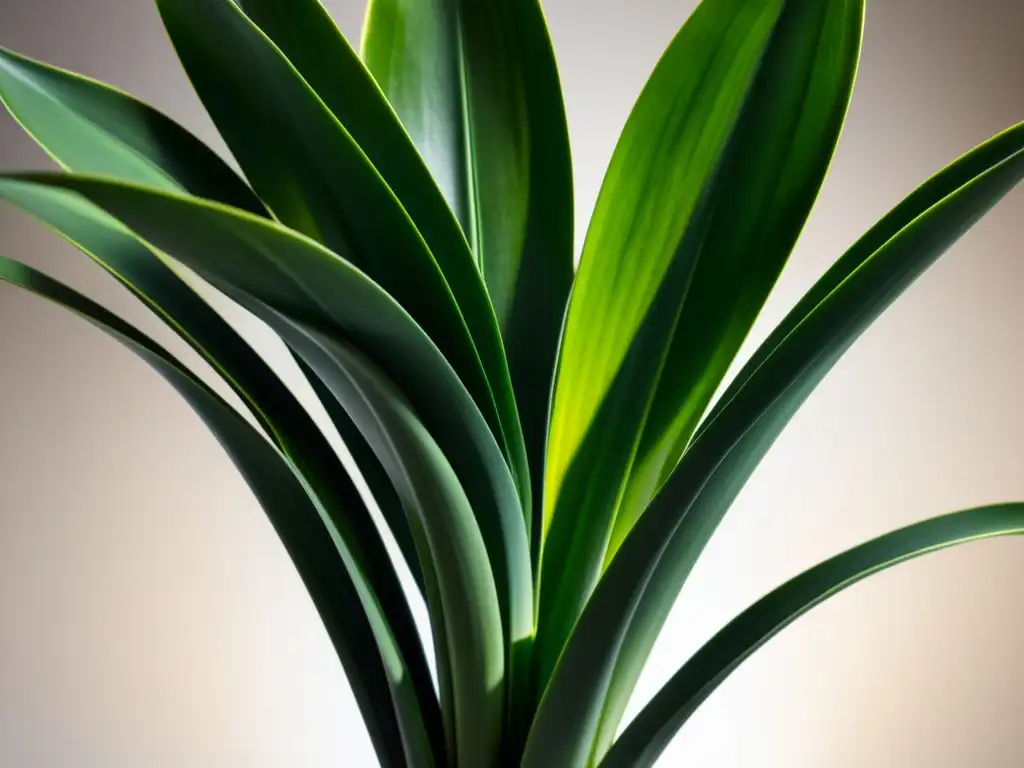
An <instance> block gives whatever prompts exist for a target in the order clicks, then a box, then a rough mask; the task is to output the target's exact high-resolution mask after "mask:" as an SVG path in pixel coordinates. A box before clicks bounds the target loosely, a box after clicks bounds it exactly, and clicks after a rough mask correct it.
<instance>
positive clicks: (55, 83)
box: [0, 47, 267, 216]
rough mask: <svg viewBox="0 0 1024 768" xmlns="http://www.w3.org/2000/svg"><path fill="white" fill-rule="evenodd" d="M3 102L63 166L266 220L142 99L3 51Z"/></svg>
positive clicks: (235, 181)
mask: <svg viewBox="0 0 1024 768" xmlns="http://www.w3.org/2000/svg"><path fill="white" fill-rule="evenodd" d="M0 101H2V102H3V104H4V106H6V107H7V109H8V110H9V111H10V113H11V114H12V115H13V116H14V118H15V119H16V120H17V121H18V122H19V123H20V124H21V125H22V127H24V129H25V130H26V131H27V132H28V134H29V135H30V136H32V138H34V139H35V140H36V141H37V142H39V144H40V145H41V146H42V147H43V149H45V150H46V152H47V153H48V154H49V155H50V156H51V157H52V158H53V159H54V160H55V161H56V162H57V163H58V164H59V165H61V166H63V167H65V168H68V169H70V170H73V171H76V172H80V173H95V174H102V175H105V176H113V177H115V178H120V179H124V180H125V181H133V182H136V183H139V184H146V185H150V186H154V187H157V188H160V189H167V190H170V191H187V192H189V193H190V194H193V195H196V196H197V197H203V198H207V199H209V200H216V201H218V202H221V203H224V204H226V205H231V206H234V207H236V208H241V209H243V210H246V211H249V212H250V213H255V214H258V215H263V216H266V215H267V209H266V208H265V207H264V206H263V204H262V203H261V202H260V201H259V198H257V197H256V195H255V194H254V193H253V191H252V190H251V189H249V187H248V186H247V185H246V184H245V182H244V181H242V180H241V179H240V178H238V176H237V175H236V174H235V172H234V171H232V170H231V168H229V167H228V166H227V164H226V163H224V161H223V160H221V159H220V158H219V157H218V156H217V155H216V153H214V152H213V150H211V149H209V148H208V147H207V146H206V145H205V144H203V143H202V142H201V141H199V139H197V138H196V137H195V136H193V135H192V134H190V133H189V132H188V131H186V130H185V129H184V128H182V127H181V126H180V125H178V124H177V123H175V122H174V121H173V120H171V119H170V118H169V117H167V116H165V115H163V114H162V113H160V112H158V111H157V110H155V109H153V108H152V107H150V106H149V105H147V104H144V103H143V102H141V101H139V100H138V99H135V98H133V97H132V96H129V95H128V94H126V93H122V92H121V91H118V90H117V89H115V88H112V87H110V86H108V85H104V84H103V83H99V82H96V81H95V80H90V79H88V78H85V77H82V76H81V75H76V74H74V73H72V72H67V71H65V70H62V69H58V68H56V67H51V66H50V65H48V64H43V63H41V62H38V61H33V60H32V59H29V58H26V57H24V56H21V55H19V54H17V53H14V52H13V51H9V50H7V49H6V48H3V47H0Z"/></svg>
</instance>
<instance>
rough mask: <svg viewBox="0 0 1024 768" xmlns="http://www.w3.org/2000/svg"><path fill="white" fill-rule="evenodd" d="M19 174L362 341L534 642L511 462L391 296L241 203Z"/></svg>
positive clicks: (244, 292) (221, 277) (518, 631)
mask: <svg viewBox="0 0 1024 768" xmlns="http://www.w3.org/2000/svg"><path fill="white" fill-rule="evenodd" d="M19 178H20V179H21V180H23V181H29V182H32V183H35V184H40V185H45V186H49V187H55V188H65V189H70V190H73V191H75V192H78V193H79V194H81V195H83V196H85V197H86V198H88V199H89V200H91V201H92V202H93V203H94V204H96V205H98V206H100V207H101V208H103V209H104V210H106V211H107V212H108V213H109V214H110V215H112V216H115V217H117V218H118V219H120V220H121V221H123V222H124V223H125V225H127V226H128V227H130V228H131V229H132V230H133V231H134V232H135V233H136V234H138V235H139V236H140V237H142V238H143V239H144V240H146V241H147V242H149V243H151V244H152V245H153V246H155V247H156V248H158V249H159V250H161V251H163V252H165V253H168V254H170V255H171V256H172V257H174V258H175V259H178V260H179V261H181V262H182V263H183V264H185V266H187V267H189V268H191V269H193V270H195V271H196V272H197V273H198V274H199V275H200V276H201V277H203V278H205V279H207V280H208V281H209V282H210V283H211V284H213V285H214V286H215V287H217V288H219V289H220V290H222V291H223V292H224V293H226V294H228V295H229V296H230V297H231V298H234V299H236V300H238V301H239V302H240V303H242V304H243V305H244V306H246V307H247V308H249V309H250V310H252V311H254V312H256V313H257V314H258V315H260V316H261V317H262V318H263V319H264V320H267V321H272V320H273V318H272V317H267V316H266V313H263V312H261V305H266V306H267V307H270V308H272V309H274V310H276V311H277V312H280V313H281V314H284V315H286V316H288V317H289V318H292V319H295V320H298V321H300V322H303V323H305V324H308V325H313V326H316V327H321V328H324V329H330V330H331V332H332V333H334V334H338V335H340V336H341V337H343V338H345V339H346V340H348V341H350V342H352V343H354V344H355V345H356V346H357V347H358V348H359V349H360V350H361V351H362V352H363V353H364V354H366V355H367V356H368V357H369V358H370V359H371V360H372V361H373V362H374V363H375V364H376V365H378V366H379V367H380V368H381V369H382V370H383V371H384V373H385V374H386V375H387V376H388V377H389V378H390V379H391V380H392V381H394V382H395V383H396V384H397V385H398V387H399V388H400V389H401V390H402V392H403V394H404V395H405V396H406V397H407V398H409V400H410V402H411V403H412V405H413V407H414V408H415V409H416V412H417V413H418V415H419V417H420V419H422V421H423V423H424V425H425V426H426V428H427V429H428V430H429V432H430V434H431V436H432V437H433V438H434V440H436V441H437V443H438V445H439V446H440V447H441V449H442V451H443V452H444V455H445V457H446V458H447V459H448V461H449V462H450V463H451V465H452V467H453V468H454V469H455V472H456V474H457V476H458V478H459V481H460V482H461V484H462V486H463V488H464V489H465V492H466V495H467V496H468V497H469V500H470V502H471V504H472V507H473V511H474V513H475V514H476V515H477V521H478V524H479V526H480V530H481V532H482V533H483V536H484V541H485V543H486V545H487V550H488V555H489V556H490V559H491V565H492V568H493V570H494V573H495V579H496V581H497V586H498V596H499V599H500V602H501V607H502V611H503V618H504V619H505V621H506V625H505V626H506V631H507V632H508V639H509V643H510V645H513V646H515V645H517V644H521V643H526V642H528V641H529V640H530V639H531V638H532V636H533V596H532V583H533V582H532V577H531V571H530V561H529V544H528V541H527V538H526V526H525V523H524V519H523V512H522V508H521V507H520V506H519V500H518V496H517V493H516V487H515V485H514V483H513V480H512V476H511V474H510V472H509V469H508V466H507V464H506V463H505V460H504V458H503V457H502V454H501V451H500V449H499V447H498V444H497V443H496V442H495V439H494V436H493V434H492V432H491V430H490V429H488V426H487V423H486V422H485V421H484V418H483V416H482V415H481V413H480V411H479V410H478V409H477V407H476V405H475V404H474V403H473V400H472V399H471V397H470V396H469V394H468V392H467V391H466V387H465V386H464V385H463V383H462V382H461V381H460V380H459V378H458V376H457V375H456V374H455V372H454V371H453V370H452V368H451V366H450V365H449V364H448V363H447V362H446V361H445V359H444V357H443V356H442V355H441V353H440V352H439V351H438V349H437V347H436V346H435V345H434V344H433V343H432V342H431V340H430V339H429V338H428V337H427V336H426V334H425V333H424V332H423V331H422V330H421V329H420V327H419V326H418V325H417V324H416V323H415V321H413V320H412V318H411V317H410V316H409V315H408V314H407V313H406V312H405V311H404V310H403V309H402V308H401V307H400V306H399V305H398V304H397V303H396V302H395V301H394V300H393V299H392V298H391V297H390V296H388V294H387V293H385V292H384V291H383V290H382V289H381V288H380V287H379V286H378V285H376V284H375V283H374V282H373V281H372V280H370V279H369V278H367V277H366V276H365V275H364V274H363V273H362V272H360V271H359V270H357V269H356V268H355V267H353V266H352V265H351V264H349V263H348V262H346V261H345V260H344V259H342V258H340V257H339V256H337V255H336V254H333V253H331V252H330V251H328V250H327V249H325V248H324V247H323V246H320V245H318V244H317V243H316V242H314V241H312V240H310V239H308V238H306V237H304V236H302V235H299V234H297V233H295V232H293V231H291V230H288V229H286V228H284V227H282V226H280V225H278V224H275V223H274V222H270V221H266V220H263V219H259V218H257V217H255V216H250V215H247V214H245V213H243V212H241V211H236V210H233V209H228V208H225V207H223V206H218V205H216V204H214V203H209V202H204V201H201V200H197V199H195V198H186V197H182V196H180V195H174V194H170V193H165V192H160V191H158V190H153V189H144V188H141V187H134V186H131V185H128V184H123V183H120V182H114V181H110V180H106V179H96V178H86V177H80V176H74V175H70V174H30V175H26V176H23V177H19ZM307 362H308V361H307Z"/></svg>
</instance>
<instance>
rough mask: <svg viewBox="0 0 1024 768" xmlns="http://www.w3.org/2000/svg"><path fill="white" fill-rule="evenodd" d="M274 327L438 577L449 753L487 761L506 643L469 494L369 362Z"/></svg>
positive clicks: (482, 766)
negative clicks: (376, 472)
mask: <svg viewBox="0 0 1024 768" xmlns="http://www.w3.org/2000/svg"><path fill="white" fill-rule="evenodd" d="M285 324H287V329H286V328H285ZM274 327H275V328H277V329H279V330H281V331H283V332H282V333H281V335H282V337H284V338H286V340H288V342H289V343H290V344H291V345H292V347H293V348H294V349H296V350H298V351H300V354H302V356H303V359H304V360H306V361H307V363H308V364H309V365H310V366H311V367H312V368H313V370H314V371H315V372H316V373H317V375H318V376H319V377H320V379H321V382H322V383H323V384H324V385H325V386H326V387H327V388H328V389H329V390H330V391H331V392H332V393H333V395H334V396H335V398H336V399H337V402H338V403H339V404H341V405H342V407H344V408H345V410H346V411H347V412H348V414H349V416H350V417H351V418H352V420H353V421H354V422H355V424H356V425H357V426H358V428H359V430H360V432H361V433H362V434H363V436H364V437H365V438H366V440H367V442H368V443H369V444H370V446H371V447H372V449H373V451H374V453H375V454H376V455H377V458H378V459H379V460H380V461H381V463H382V464H383V465H384V467H385V469H386V470H387V472H388V475H389V476H390V477H391V480H392V482H393V483H394V486H395V488H396V490H397V491H398V494H399V496H400V497H401V499H402V502H403V505H404V506H405V509H406V512H407V514H408V516H409V519H410V521H411V523H412V528H413V535H414V538H415V541H416V546H417V549H418V551H419V552H420V558H421V561H422V562H423V563H424V565H425V567H424V572H425V574H426V575H427V579H428V581H432V582H433V586H432V587H430V588H428V589H427V598H428V606H429V607H430V608H431V609H432V613H433V614H434V615H435V617H437V618H435V623H434V635H435V637H434V647H435V650H436V652H437V653H438V655H439V656H443V657H444V658H443V660H442V661H439V662H438V668H439V669H445V670H447V671H448V674H449V675H450V682H449V683H447V684H448V685H450V696H451V705H452V707H453V709H452V711H451V712H449V713H447V714H448V718H447V722H449V723H450V724H451V725H452V726H453V727H454V736H453V737H451V738H450V742H452V743H453V746H454V749H453V753H452V755H451V760H452V761H453V763H454V764H457V765H460V766H468V767H472V766H476V767H477V768H490V766H493V765H494V764H495V761H496V758H497V754H498V750H499V747H500V744H501V729H502V722H503V712H504V701H505V644H504V639H503V636H502V617H501V612H500V609H499V605H498V594H497V590H496V587H495V581H494V575H493V572H492V570H491V566H490V563H489V560H488V556H487V550H486V547H485V545H484V540H483V536H482V535H481V532H480V528H479V527H478V525H477V522H476V519H475V517H474V514H473V510H472V508H471V506H470V503H469V499H468V498H467V497H466V494H465V491H463V489H462V486H461V485H460V483H459V481H458V478H457V477H456V475H455V472H454V470H452V468H451V465H450V464H449V463H448V461H447V459H445V457H444V454H443V453H442V452H441V450H440V448H439V447H438V445H437V443H436V442H434V440H433V439H432V438H431V437H430V434H429V433H428V432H427V430H426V429H425V428H424V427H423V425H422V423H421V422H420V420H419V418H418V417H417V416H416V414H415V413H414V411H413V409H412V407H411V406H410V405H409V404H408V402H407V401H406V400H405V398H404V397H402V395H401V393H400V392H399V391H398V390H397V388H395V387H394V385H393V384H392V383H391V382H389V381H388V380H387V378H386V377H385V376H384V375H383V374H382V373H380V371H379V370H378V369H376V368H375V367H374V366H373V365H372V364H371V363H370V362H369V361H368V360H366V359H365V358H364V357H363V356H362V355H360V354H359V353H358V352H357V351H356V350H354V349H353V348H351V347H349V346H347V345H345V344H343V343H341V342H339V341H338V340H336V339H331V338H329V337H327V336H325V335H324V334H322V333H319V332H317V331H316V330H314V329H311V328H308V327H304V326H302V325H299V324H296V323H290V322H288V321H286V320H285V319H284V318H281V320H279V321H278V322H275V323H274ZM428 564H429V567H427V565H428ZM438 619H439V620H438Z"/></svg>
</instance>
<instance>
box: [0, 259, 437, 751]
mask: <svg viewBox="0 0 1024 768" xmlns="http://www.w3.org/2000/svg"><path fill="white" fill-rule="evenodd" d="M0 280H2V281H4V282H7V283H10V284H13V285H15V286H18V287H21V288H25V289H27V290H29V291H32V292H33V293H36V294H38V295H40V296H42V297H44V298H46V299H49V300H50V301H53V302H55V303H57V304H59V305H61V306H63V307H65V308H67V309H70V310H71V311H73V312H75V313H76V314H78V315H80V316H82V317H84V318H85V319H87V320H89V321H90V322H91V323H93V324H94V325H96V326H97V327H99V328H100V329H101V330H103V331H105V332H107V333H108V334H110V335H111V336H112V337H113V338H115V339H116V340H117V341H119V342H121V343H122V344H124V346H125V347H127V348H128V349H129V350H131V351H132V352H134V353H135V354H137V355H139V356H140V357H141V358H142V359H143V360H145V361H146V362H147V363H149V364H150V365H151V366H152V367H153V368H154V369H155V370H156V371H157V372H158V373H159V374H160V375H161V376H163V377H164V378H165V379H166V380H167V381H168V383H170V384H171V385H172V386H173V387H174V388H175V389H176V390H177V391H178V392H179V393H180V394H181V395H182V396H183V397H184V398H185V399H186V401H188V403H189V404H190V405H191V406H192V407H193V408H194V409H195V411H196V412H197V414H198V415H199V416H201V417H202V419H203V420H204V421H205V422H206V424H207V426H208V427H209V428H210V430H211V431H212V432H213V433H214V435H216V437H217V438H218V440H219V441H220V442H221V444H222V445H223V446H224V448H225V450H226V451H227V452H228V454H229V455H230V456H231V458H232V460H233V461H234V462H235V465H236V466H237V467H238V469H239V471H240V472H241V473H242V475H243V476H244V477H245V479H246V481H247V482H248V484H249V486H250V487H251V488H252V490H253V492H254V493H255V495H256V497H257V499H258V500H259V502H260V504H261V505H262V507H263V509H264V511H265V512H266V514H267V516H268V518H269V519H270V522H271V523H272V524H273V526H274V528H275V530H276V531H277V533H278V536H279V537H280V538H281V541H282V543H283V544H284V545H285V547H286V549H287V550H288V553H289V555H290V556H291V558H292V561H293V562H294V564H295V566H296V568H297V569H298V571H299V574H300V575H301V577H302V579H303V582H304V583H305V585H306V588H307V590H308V591H309V593H310V597H311V598H312V599H313V602H314V604H315V606H316V608H317V610H318V612H319V613H320V617H321V619H322V620H323V622H324V625H325V627H326V629H327V632H328V634H329V635H330V637H331V640H332V642H333V643H334V646H335V649H336V650H337V652H338V655H339V657H340V659H341V661H342V663H343V664H344V666H345V671H346V674H347V675H348V678H349V681H350V683H351V685H352V689H353V692H354V693H355V696H356V700H357V701H358V703H359V706H360V709H361V710H362V712H363V715H364V718H365V721H366V724H367V726H368V728H369V730H370V736H371V739H372V740H373V743H374V747H375V748H376V750H377V754H378V757H379V758H380V760H381V762H382V764H383V765H385V766H389V768H391V767H393V768H402V767H404V766H406V765H410V766H411V765H422V766H429V765H431V763H430V761H429V755H430V754H431V752H430V747H429V741H428V737H427V734H426V729H425V728H424V726H423V723H422V720H419V714H418V706H419V705H418V702H417V699H416V694H415V691H414V690H413V686H412V685H411V682H410V677H409V674H408V670H407V669H406V667H405V663H404V660H403V657H402V654H401V651H400V649H399V648H398V645H397V644H396V642H395V640H394V637H393V636H392V634H391V631H390V628H389V627H388V625H387V621H386V620H385V618H384V616H383V614H382V613H381V611H380V608H379V605H378V604H377V599H376V596H375V595H374V592H373V589H372V586H371V585H370V584H369V582H368V580H367V579H366V578H365V576H364V574H362V573H361V571H360V569H359V568H358V566H357V564H356V562H355V559H354V558H353V557H352V555H351V553H350V552H349V551H348V548H347V547H346V545H345V543H344V541H343V539H342V537H341V535H340V534H339V533H338V531H337V530H336V528H335V527H334V525H333V523H332V521H331V519H330V517H329V516H328V515H327V514H326V513H325V512H324V510H323V509H322V508H321V507H320V506H319V504H318V503H317V501H316V497H315V496H314V495H312V494H311V493H310V492H308V489H307V486H306V485H305V483H304V482H303V480H302V478H301V475H299V474H298V473H297V472H296V470H295V469H294V468H293V467H292V465H291V464H290V463H289V462H288V461H287V459H285V458H284V457H283V456H282V455H281V454H280V453H278V452H277V451H276V450H275V449H274V448H273V447H272V446H271V445H270V444H269V443H268V442H267V441H266V440H264V439H263V438H262V437H261V436H260V435H259V434H258V433H257V432H256V431H255V430H254V429H253V428H252V427H251V426H249V424H247V423H246V422H245V421H244V420H243V419H242V418H241V417H240V416H239V415H238V414H237V413H235V412H234V410H233V409H232V408H231V407H230V406H229V405H227V404H226V403H224V402H223V401H222V400H221V399H220V398H219V397H218V396H217V395H216V394H215V393H214V392H213V391H212V390H210V389H209V388H208V387H207V386H206V385H204V384H203V383H202V382H201V381H200V380H199V379H197V378H196V377H195V376H193V375H192V374H191V373H190V372H189V371H188V370H187V369H186V368H185V367H183V366H182V365H181V364H180V363H178V362H177V361H176V360H175V359H174V358H173V357H172V356H171V355H170V354H169V353H168V352H166V351H165V350H163V349H162V348H161V347H160V346H158V345H157V344H156V343H154V342H153V341H151V340H150V339H149V338H147V337H146V336H144V335H143V334H141V333H140V332H138V331H137V330H136V329H135V328H133V327H132V326H130V325H128V324H127V323H125V322H124V321H123V320H121V319H120V318H118V317H117V316H115V315H113V314H111V313H110V312H108V311H107V310H105V309H104V308H103V307H101V306H99V305H97V304H96V303H95V302H93V301H91V300H90V299H87V298H86V297H84V296H82V295H81V294H78V293H77V292H75V291H73V290H72V289H70V288H68V287H67V286H65V285H63V284H61V283H58V282H57V281H55V280H52V279H50V278H48V277H46V276H45V275H43V274H42V273H39V272H37V271H36V270H33V269H32V268H30V267H27V266H25V265H23V264H20V263H18V262H16V261H12V260H10V259H7V258H4V257H0ZM396 711H397V712H398V713H399V717H398V718H396ZM400 723H401V724H404V726H405V727H404V728H403V727H402V725H400ZM417 724H418V727H416V726H417ZM421 756H422V758H423V759H421ZM407 757H408V762H407Z"/></svg>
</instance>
